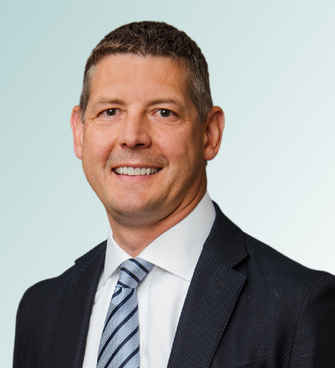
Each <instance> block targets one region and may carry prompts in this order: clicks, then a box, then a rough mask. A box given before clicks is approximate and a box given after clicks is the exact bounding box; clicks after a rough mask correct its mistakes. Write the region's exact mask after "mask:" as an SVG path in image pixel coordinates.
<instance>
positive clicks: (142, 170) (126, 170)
mask: <svg viewBox="0 0 335 368" xmlns="http://www.w3.org/2000/svg"><path fill="white" fill-rule="evenodd" d="M160 170H161V168H157V167H127V166H124V167H117V168H115V169H113V171H114V172H115V173H116V174H118V175H130V176H141V175H152V174H156V173H157V172H158V171H160Z"/></svg>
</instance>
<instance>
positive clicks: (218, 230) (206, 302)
mask: <svg viewBox="0 0 335 368" xmlns="http://www.w3.org/2000/svg"><path fill="white" fill-rule="evenodd" d="M216 212H217V216H216V220H215V222H214V225H213V228H212V231H211V233H210V235H209V237H208V239H207V240H206V242H205V244H204V248H203V251H202V253H201V256H200V258H199V261H198V264H197V266H196V269H195V271H194V275H193V278H192V281H191V284H190V287H189V290H188V293H187V296H186V299H185V303H184V307H183V310H182V313H181V316H180V319H179V324H178V327H177V332H176V336H175V339H174V343H173V347H172V351H171V355H170V359H169V364H168V368H189V367H192V368H207V367H209V366H210V364H211V361H212V359H213V356H214V354H215V351H216V349H217V346H218V344H219V342H220V340H221V338H222V335H223V333H224V331H225V328H226V326H227V324H228V321H229V319H230V318H231V315H232V312H233V310H234V307H235V304H236V302H237V300H238V297H239V295H240V293H241V291H242V288H243V285H244V283H245V281H246V276H245V275H244V274H242V273H240V272H237V271H235V270H234V269H233V267H234V266H235V265H237V264H238V263H239V262H241V261H242V260H243V259H244V258H246V257H247V252H246V249H245V246H244V236H243V233H242V231H241V230H240V229H239V228H238V227H237V226H235V225H234V224H233V223H232V222H231V221H230V220H228V219H227V218H226V217H225V216H224V215H223V214H222V212H221V211H220V209H219V208H218V207H217V206H216Z"/></svg>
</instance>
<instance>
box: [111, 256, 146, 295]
mask: <svg viewBox="0 0 335 368" xmlns="http://www.w3.org/2000/svg"><path fill="white" fill-rule="evenodd" d="M119 267H120V276H119V281H118V285H119V286H121V287H126V288H131V289H135V288H136V287H137V285H138V284H139V283H140V282H141V281H142V280H143V279H144V278H145V276H146V275H147V274H148V273H149V272H150V270H151V269H152V267H153V264H152V263H150V262H148V261H145V260H144V259H141V258H136V259H134V258H132V259H128V260H127V261H124V262H123V263H121V265H120V266H119Z"/></svg>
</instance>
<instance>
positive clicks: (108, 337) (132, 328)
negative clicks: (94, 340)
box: [97, 258, 153, 368]
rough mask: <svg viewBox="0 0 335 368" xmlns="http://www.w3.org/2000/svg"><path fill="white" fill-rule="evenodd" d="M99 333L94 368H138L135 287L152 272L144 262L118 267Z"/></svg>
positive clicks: (130, 262) (138, 259)
mask: <svg viewBox="0 0 335 368" xmlns="http://www.w3.org/2000/svg"><path fill="white" fill-rule="evenodd" d="M119 267H120V269H121V270H120V276H119V281H118V282H117V284H116V287H115V291H114V294H113V296H112V300H111V302H110V305H109V309H108V312H107V317H106V321H105V327H104V330H103V332H102V336H101V340H100V345H99V353H98V364H97V368H139V366H140V339H139V326H138V304H137V293H136V288H137V285H138V284H139V283H140V282H141V281H142V280H143V279H144V277H145V276H146V275H147V274H148V273H149V271H150V270H151V269H152V267H153V265H152V264H151V263H149V262H147V261H145V260H144V259H141V258H136V259H128V260H127V261H125V262H123V263H122V264H121V265H120V266H119Z"/></svg>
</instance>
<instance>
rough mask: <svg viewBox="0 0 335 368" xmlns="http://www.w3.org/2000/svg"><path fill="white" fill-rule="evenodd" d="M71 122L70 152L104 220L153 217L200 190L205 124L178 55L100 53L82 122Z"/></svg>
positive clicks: (159, 216) (170, 211)
mask: <svg viewBox="0 0 335 368" xmlns="http://www.w3.org/2000/svg"><path fill="white" fill-rule="evenodd" d="M75 109H76V108H75ZM75 109H74V110H75ZM72 120H75V119H72ZM72 128H73V132H74V138H75V151H76V154H77V156H78V157H79V158H81V159H82V164H83V169H84V172H85V175H86V177H87V180H88V181H89V183H90V185H91V186H92V188H93V190H94V191H95V192H96V194H97V195H98V197H99V198H100V200H101V201H102V203H103V204H104V206H105V208H106V210H107V213H108V216H109V218H110V220H111V219H112V220H113V221H118V222H123V223H124V225H127V226H132V225H141V224H154V223H155V222H159V221H161V220H163V219H164V218H166V217H167V216H169V215H171V214H173V213H175V212H178V211H180V210H182V209H183V208H185V207H187V206H188V205H189V204H190V203H191V202H192V201H193V200H194V199H195V198H198V197H199V196H200V199H201V197H202V196H203V194H204V193H205V191H206V171H205V164H204V159H208V157H206V155H205V145H206V140H207V133H206V124H201V123H199V121H198V119H197V111H196V109H195V106H194V104H193V103H192V101H191V99H190V97H189V95H188V93H187V91H186V82H185V72H184V68H183V66H182V65H181V64H180V63H179V62H175V61H173V60H171V59H170V58H165V57H152V56H148V57H142V56H137V55H132V54H121V55H110V56H107V57H105V58H103V59H102V60H101V61H100V62H99V63H98V65H97V66H96V67H95V70H94V72H93V76H92V85H91V91H90V98H89V101H88V106H87V110H86V113H85V121H84V124H82V123H81V122H80V121H78V118H77V121H76V122H75V123H72ZM125 168H126V169H125ZM125 172H126V174H125Z"/></svg>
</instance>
